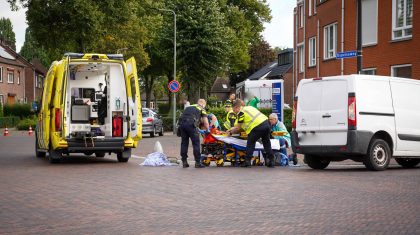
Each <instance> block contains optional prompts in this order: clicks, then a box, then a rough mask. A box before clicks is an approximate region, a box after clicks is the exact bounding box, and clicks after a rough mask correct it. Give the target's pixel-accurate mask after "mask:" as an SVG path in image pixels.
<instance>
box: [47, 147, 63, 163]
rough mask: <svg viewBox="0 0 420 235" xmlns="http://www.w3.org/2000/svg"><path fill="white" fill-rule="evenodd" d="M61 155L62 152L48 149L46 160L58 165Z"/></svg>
mask: <svg viewBox="0 0 420 235" xmlns="http://www.w3.org/2000/svg"><path fill="white" fill-rule="evenodd" d="M61 155H62V152H61V151H60V150H54V149H52V148H50V151H49V153H48V159H49V161H50V163H53V164H54V163H60V162H61Z"/></svg>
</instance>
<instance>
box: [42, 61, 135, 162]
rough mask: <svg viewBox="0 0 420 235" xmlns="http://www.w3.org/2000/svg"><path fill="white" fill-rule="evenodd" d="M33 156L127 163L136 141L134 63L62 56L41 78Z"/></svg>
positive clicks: (56, 159) (54, 159)
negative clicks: (109, 159)
mask: <svg viewBox="0 0 420 235" xmlns="http://www.w3.org/2000/svg"><path fill="white" fill-rule="evenodd" d="M38 111H39V112H38V123H37V127H36V135H35V136H36V140H35V152H36V156H37V157H45V156H46V153H47V152H48V158H49V161H50V162H51V163H57V162H60V160H61V158H62V156H63V155H64V154H66V155H70V154H72V153H83V154H85V155H92V154H95V155H96V157H104V156H105V154H106V153H109V154H111V153H116V154H117V159H118V161H119V162H127V161H128V159H129V158H130V156H131V149H132V148H135V147H137V142H138V140H140V139H141V133H142V130H141V128H142V123H141V122H142V118H141V104H140V92H139V85H138V79H137V68H136V62H135V59H134V58H130V59H129V60H127V61H124V58H123V56H122V55H121V54H81V53H66V54H64V57H63V59H62V60H60V61H54V62H53V63H52V65H51V67H50V69H49V70H48V73H47V76H46V78H45V83H44V90H43V94H42V101H41V105H40V106H39V110H38Z"/></svg>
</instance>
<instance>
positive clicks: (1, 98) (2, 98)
mask: <svg viewBox="0 0 420 235" xmlns="http://www.w3.org/2000/svg"><path fill="white" fill-rule="evenodd" d="M0 104H1V107H3V106H4V96H3V95H0Z"/></svg>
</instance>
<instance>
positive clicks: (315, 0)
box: [309, 0, 317, 15]
mask: <svg viewBox="0 0 420 235" xmlns="http://www.w3.org/2000/svg"><path fill="white" fill-rule="evenodd" d="M309 1H311V0H309ZM316 4H317V0H314V15H315V14H316Z"/></svg>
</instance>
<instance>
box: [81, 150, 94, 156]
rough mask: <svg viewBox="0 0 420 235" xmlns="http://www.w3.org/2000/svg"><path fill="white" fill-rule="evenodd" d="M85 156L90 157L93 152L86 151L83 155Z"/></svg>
mask: <svg viewBox="0 0 420 235" xmlns="http://www.w3.org/2000/svg"><path fill="white" fill-rule="evenodd" d="M83 154H84V155H85V156H90V155H92V154H93V151H87V152H84V153H83Z"/></svg>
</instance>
